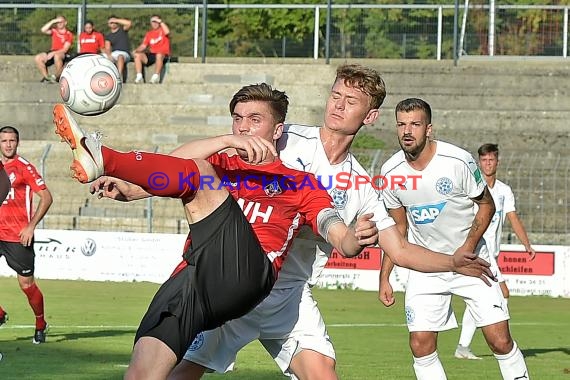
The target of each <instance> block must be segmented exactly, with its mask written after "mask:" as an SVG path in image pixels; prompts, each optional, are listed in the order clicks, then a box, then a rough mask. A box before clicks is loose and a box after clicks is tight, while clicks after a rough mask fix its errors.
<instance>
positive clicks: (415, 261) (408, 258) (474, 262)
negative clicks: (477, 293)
mask: <svg viewBox="0 0 570 380" xmlns="http://www.w3.org/2000/svg"><path fill="white" fill-rule="evenodd" d="M379 235H380V237H379V239H380V247H381V248H382V250H383V251H384V253H385V254H386V255H388V256H389V257H390V259H391V260H392V261H393V262H394V264H396V265H398V266H401V267H404V268H409V269H413V270H416V271H420V272H428V273H429V272H457V273H461V274H464V275H466V276H472V277H479V278H481V279H482V280H483V282H485V283H486V284H487V285H490V283H489V280H488V278H491V279H494V276H493V274H492V272H491V271H490V269H489V266H490V264H489V263H488V262H486V261H485V260H483V259H481V258H478V257H477V255H475V254H474V253H473V252H468V251H460V250H458V251H456V252H455V254H453V255H445V254H443V253H438V252H434V251H431V250H429V249H427V248H423V247H420V246H419V245H415V244H412V243H410V242H408V241H407V240H406V239H405V238H404V237H403V236H402V234H400V232H399V231H398V230H397V229H396V227H394V226H392V227H388V228H386V229H384V230H382V231H380V233H379Z"/></svg>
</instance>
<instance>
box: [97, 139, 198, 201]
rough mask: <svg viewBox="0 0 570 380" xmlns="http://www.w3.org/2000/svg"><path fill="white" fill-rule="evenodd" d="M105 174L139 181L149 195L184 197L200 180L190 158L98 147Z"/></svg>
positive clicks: (192, 192) (133, 181)
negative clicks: (101, 155)
mask: <svg viewBox="0 0 570 380" xmlns="http://www.w3.org/2000/svg"><path fill="white" fill-rule="evenodd" d="M101 152H102V153H103V163H104V165H105V175H109V176H111V177H116V178H120V179H122V180H125V181H128V182H130V183H133V184H135V185H139V186H140V187H142V188H143V189H144V190H145V191H147V192H148V193H150V194H152V195H158V196H161V197H170V198H185V197H188V196H191V195H193V194H194V193H195V192H196V191H197V190H198V186H199V183H200V172H199V170H198V167H197V166H196V163H195V162H194V160H190V159H184V158H178V157H172V156H167V155H164V154H158V153H149V152H141V151H131V152H127V153H125V152H117V151H116V150H113V149H111V148H107V147H106V146H103V147H101Z"/></svg>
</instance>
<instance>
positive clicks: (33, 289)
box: [22, 283, 46, 330]
mask: <svg viewBox="0 0 570 380" xmlns="http://www.w3.org/2000/svg"><path fill="white" fill-rule="evenodd" d="M22 291H23V292H24V293H25V294H26V297H28V302H29V304H30V306H31V307H32V310H33V311H34V314H35V316H36V329H37V330H43V329H45V328H46V320H45V319H44V295H43V294H42V292H41V290H40V288H38V286H37V285H36V284H35V283H34V284H33V285H32V286H30V287H29V288H26V289H22Z"/></svg>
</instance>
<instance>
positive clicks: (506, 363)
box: [495, 341, 530, 380]
mask: <svg viewBox="0 0 570 380" xmlns="http://www.w3.org/2000/svg"><path fill="white" fill-rule="evenodd" d="M495 357H496V358H497V361H498V363H499V368H500V370H501V375H503V379H505V380H514V379H518V380H528V379H530V375H529V374H528V369H527V368H526V363H525V361H524V356H523V354H522V352H521V350H519V348H518V346H517V343H516V342H514V341H513V349H512V350H511V352H509V353H508V354H505V355H497V354H495Z"/></svg>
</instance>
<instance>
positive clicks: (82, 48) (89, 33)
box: [79, 20, 105, 54]
mask: <svg viewBox="0 0 570 380" xmlns="http://www.w3.org/2000/svg"><path fill="white" fill-rule="evenodd" d="M104 52H105V37H104V36H103V33H101V32H98V31H96V30H95V27H94V26H93V21H91V20H87V21H85V24H84V25H83V32H81V33H80V34H79V54H99V53H104Z"/></svg>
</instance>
